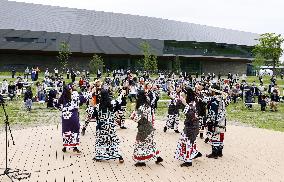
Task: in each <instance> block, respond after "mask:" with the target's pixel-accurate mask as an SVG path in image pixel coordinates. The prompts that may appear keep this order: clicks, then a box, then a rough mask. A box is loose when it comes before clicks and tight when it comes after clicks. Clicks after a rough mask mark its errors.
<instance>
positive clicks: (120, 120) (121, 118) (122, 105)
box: [115, 94, 127, 128]
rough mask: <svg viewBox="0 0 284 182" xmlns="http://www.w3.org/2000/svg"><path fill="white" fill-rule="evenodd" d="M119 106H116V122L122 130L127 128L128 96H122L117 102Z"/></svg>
mask: <svg viewBox="0 0 284 182" xmlns="http://www.w3.org/2000/svg"><path fill="white" fill-rule="evenodd" d="M116 101H117V102H118V104H117V105H116V107H117V108H116V113H115V121H116V124H117V126H119V127H120V128H125V126H124V124H125V113H126V104H127V101H126V96H125V95H123V94H120V95H119V96H118V98H117V100H116Z"/></svg>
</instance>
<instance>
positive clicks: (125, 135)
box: [0, 120, 284, 182]
mask: <svg viewBox="0 0 284 182" xmlns="http://www.w3.org/2000/svg"><path fill="white" fill-rule="evenodd" d="M126 124H127V127H128V129H127V130H121V129H118V135H119V137H120V139H121V142H122V143H121V150H122V153H123V156H124V159H125V163H123V164H119V162H118V161H108V162H94V161H93V160H92V158H93V157H94V143H95V123H91V124H90V125H89V126H90V127H89V128H88V130H87V131H86V135H85V136H81V150H82V154H81V155H76V154H74V153H72V152H68V153H63V152H62V151H61V149H62V138H61V126H60V125H50V126H37V127H30V128H25V129H17V130H14V131H13V135H14V139H15V142H16V145H15V146H12V145H11V142H10V148H9V158H10V161H9V165H10V167H12V168H16V169H20V170H22V171H23V170H26V171H27V172H29V173H31V176H30V178H29V179H25V180H21V181H31V182H37V181H38V182H46V181H48V182H55V181H56V182H64V181H66V182H82V181H83V182H89V181H90V182H96V181H102V182H104V181H131V182H134V181H135V182H138V181H147V182H148V181H163V182H166V181H174V182H178V181H265V182H267V181H284V172H283V171H284V155H283V154H284V133H281V132H274V131H269V130H264V129H257V128H251V127H246V126H237V125H229V126H228V128H227V133H226V136H225V142H226V143H225V148H224V156H223V157H222V158H219V159H217V160H216V159H207V158H206V157H205V154H208V153H210V151H211V149H210V146H209V145H208V144H205V143H204V142H203V140H201V139H198V140H197V143H198V147H199V150H200V151H201V152H202V153H203V157H201V158H198V159H196V160H194V162H193V166H192V167H188V168H181V167H180V166H179V165H180V164H181V162H179V161H177V160H175V159H174V152H175V148H176V144H177V141H178V138H179V136H180V135H179V134H176V133H174V132H173V131H168V132H167V133H164V132H163V131H162V128H163V125H164V122H162V121H156V128H157V130H156V137H155V138H156V141H157V144H158V147H159V149H160V150H161V156H162V157H163V158H164V162H163V163H162V164H161V165H156V164H155V163H154V161H152V162H149V163H147V166H146V167H140V168H138V167H135V166H134V161H133V160H132V153H133V144H134V141H135V136H136V130H137V129H136V123H134V122H133V121H130V120H128V121H127V123H126ZM181 127H182V126H180V128H181ZM0 138H1V141H0V142H1V143H0V149H1V153H0V167H1V168H2V167H4V166H5V160H4V159H5V157H4V154H5V152H4V151H5V145H4V142H5V135H4V133H3V132H2V133H1V134H0ZM23 172H25V171H23ZM1 173H2V171H1ZM0 181H1V182H6V181H9V180H8V178H6V177H0ZM15 181H16V180H15Z"/></svg>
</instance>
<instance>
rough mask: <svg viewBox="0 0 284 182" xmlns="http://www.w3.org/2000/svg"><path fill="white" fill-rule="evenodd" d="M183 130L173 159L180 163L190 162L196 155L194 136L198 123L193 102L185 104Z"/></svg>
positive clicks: (196, 133) (196, 132)
mask: <svg viewBox="0 0 284 182" xmlns="http://www.w3.org/2000/svg"><path fill="white" fill-rule="evenodd" d="M183 112H184V114H185V117H186V119H185V122H184V129H183V132H182V133H181V137H180V140H179V141H178V145H177V149H176V153H175V158H176V159H178V160H180V161H182V162H192V159H194V158H195V157H196V156H197V154H198V150H197V148H196V141H195V140H196V136H197V135H198V130H199V123H198V118H197V114H196V112H197V111H196V107H195V102H192V103H190V104H187V105H186V106H185V108H184V111H183Z"/></svg>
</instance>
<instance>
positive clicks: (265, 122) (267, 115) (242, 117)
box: [227, 101, 284, 132]
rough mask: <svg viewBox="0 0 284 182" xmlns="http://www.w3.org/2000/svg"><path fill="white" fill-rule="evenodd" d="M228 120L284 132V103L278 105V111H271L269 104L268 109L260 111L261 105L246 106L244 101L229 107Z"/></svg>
mask: <svg viewBox="0 0 284 182" xmlns="http://www.w3.org/2000/svg"><path fill="white" fill-rule="evenodd" d="M227 115H228V118H227V119H228V121H230V122H241V123H246V124H248V125H251V126H255V127H258V128H266V129H271V130H275V131H282V132H284V103H280V104H279V105H278V111H277V112H271V111H270V108H269V106H268V107H266V111H265V112H262V111H260V105H258V104H257V105H253V108H252V109H248V108H246V107H245V105H244V103H243V102H242V101H239V102H238V103H236V104H234V103H231V104H230V105H229V106H228V107H227Z"/></svg>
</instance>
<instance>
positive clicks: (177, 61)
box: [173, 56, 181, 73]
mask: <svg viewBox="0 0 284 182" xmlns="http://www.w3.org/2000/svg"><path fill="white" fill-rule="evenodd" d="M173 70H174V71H175V72H176V73H179V72H180V70H181V67H180V59H179V57H178V56H176V57H175V59H174V62H173Z"/></svg>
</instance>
